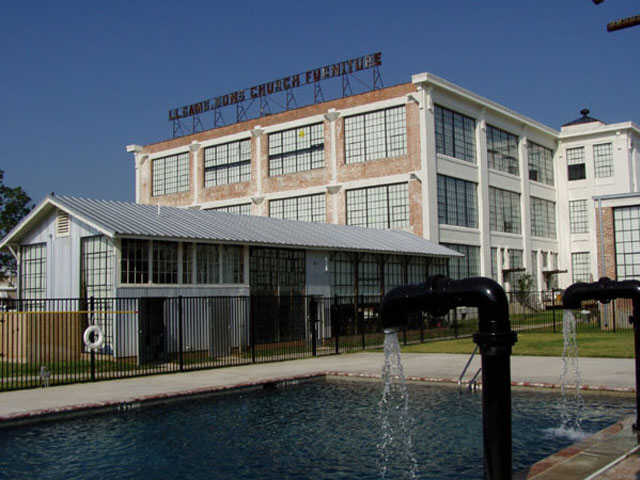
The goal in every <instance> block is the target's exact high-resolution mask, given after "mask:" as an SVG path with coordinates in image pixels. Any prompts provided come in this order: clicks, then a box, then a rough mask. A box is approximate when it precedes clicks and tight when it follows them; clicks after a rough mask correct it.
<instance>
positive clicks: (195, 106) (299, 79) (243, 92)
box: [169, 52, 382, 133]
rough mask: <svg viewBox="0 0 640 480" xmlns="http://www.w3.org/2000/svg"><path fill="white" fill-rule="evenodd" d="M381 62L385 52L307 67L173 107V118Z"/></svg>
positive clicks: (267, 94) (283, 90) (251, 98)
mask: <svg viewBox="0 0 640 480" xmlns="http://www.w3.org/2000/svg"><path fill="white" fill-rule="evenodd" d="M380 65H382V53H381V52H376V53H372V54H369V55H364V56H362V57H357V58H352V59H349V60H345V61H342V62H338V63H334V64H332V65H325V66H323V67H318V68H314V69H311V70H307V71H306V72H302V73H296V74H295V75H289V76H287V77H283V78H279V79H277V80H273V81H270V82H266V83H261V84H259V85H254V86H252V87H249V88H243V89H240V90H236V91H234V92H230V93H227V94H225V95H220V96H219V97H212V98H207V99H205V100H201V101H199V102H196V103H192V104H191V105H184V106H182V107H178V108H172V109H171V110H169V121H173V122H174V123H175V122H178V121H179V120H180V119H182V118H187V117H194V116H197V115H200V114H202V113H205V112H210V111H216V110H217V109H218V108H222V107H227V106H230V105H239V104H241V103H243V102H246V101H250V100H258V101H260V102H264V99H265V97H267V96H269V95H272V94H275V93H278V92H286V93H287V94H290V92H289V91H290V90H292V89H294V88H298V87H301V86H304V85H312V84H317V83H318V82H320V81H321V80H326V79H329V78H334V77H340V76H342V77H346V76H348V75H350V74H352V73H356V72H359V71H362V70H368V69H371V68H376V67H378V66H380ZM374 74H375V72H374ZM378 77H379V73H378ZM374 89H375V75H374ZM343 95H344V88H343ZM287 106H288V105H287ZM261 113H262V111H261ZM237 121H240V113H239V114H238V120H237ZM174 133H175V129H174Z"/></svg>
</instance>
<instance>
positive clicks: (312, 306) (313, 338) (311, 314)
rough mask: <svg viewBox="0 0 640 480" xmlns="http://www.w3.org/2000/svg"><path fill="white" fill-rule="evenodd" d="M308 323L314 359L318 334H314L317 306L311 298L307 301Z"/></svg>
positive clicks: (316, 322)
mask: <svg viewBox="0 0 640 480" xmlns="http://www.w3.org/2000/svg"><path fill="white" fill-rule="evenodd" d="M309 322H310V323H311V325H310V327H311V354H312V355H313V356H314V357H315V356H317V354H318V350H317V342H318V333H317V332H316V325H317V324H318V304H317V303H316V300H315V298H313V297H311V298H310V299H309Z"/></svg>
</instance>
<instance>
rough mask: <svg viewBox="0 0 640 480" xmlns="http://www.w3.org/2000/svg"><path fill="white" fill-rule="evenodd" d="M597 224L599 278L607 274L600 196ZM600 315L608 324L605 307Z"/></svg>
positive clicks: (607, 311)
mask: <svg viewBox="0 0 640 480" xmlns="http://www.w3.org/2000/svg"><path fill="white" fill-rule="evenodd" d="M598 226H599V230H600V275H599V277H600V278H605V277H606V276H607V266H606V265H605V258H606V257H605V254H604V227H603V226H602V198H601V197H598ZM602 316H603V317H604V326H605V327H606V326H607V325H609V310H608V309H607V308H606V307H605V308H603V309H602Z"/></svg>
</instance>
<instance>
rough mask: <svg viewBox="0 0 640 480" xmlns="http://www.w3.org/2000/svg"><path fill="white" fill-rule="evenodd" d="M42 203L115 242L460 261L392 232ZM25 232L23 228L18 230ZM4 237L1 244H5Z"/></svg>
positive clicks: (71, 200)
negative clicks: (237, 245) (185, 242)
mask: <svg viewBox="0 0 640 480" xmlns="http://www.w3.org/2000/svg"><path fill="white" fill-rule="evenodd" d="M43 203H50V204H51V205H54V206H58V207H59V208H62V209H63V210H67V211H69V213H71V214H72V215H75V216H77V217H79V218H81V219H83V220H85V221H88V222H89V223H91V224H92V225H94V226H95V227H98V228H99V229H100V230H102V231H103V232H105V233H107V234H109V235H110V236H114V237H115V236H119V237H154V238H167V239H168V238H171V239H184V240H209V241H216V242H229V243H241V244H249V245H265V246H277V247H290V248H303V249H320V250H350V251H369V252H381V253H400V254H412V255H427V256H446V257H450V256H461V255H460V254H459V253H458V252H455V251H453V250H450V249H448V248H445V247H443V246H440V245H437V244H434V243H433V242H430V241H428V240H425V239H423V238H421V237H418V236H416V235H413V234H412V233H409V232H403V231H397V230H378V229H368V228H360V227H352V226H345V225H330V224H322V223H310V222H297V221H291V220H279V219H275V218H268V217H259V216H242V215H234V214H230V213H225V212H218V211H213V210H189V209H182V208H175V207H157V206H155V205H141V204H137V203H127V202H117V201H107V200H92V199H87V198H77V197H68V196H54V197H47V198H46V199H45V200H43ZM43 206H44V205H41V206H39V207H38V208H40V207H43ZM27 220H28V219H27ZM24 227H26V225H24V226H19V227H18V229H19V230H23V229H24ZM18 229H16V230H18ZM16 230H14V231H16ZM11 235H12V234H10V235H9V236H11ZM9 236H8V237H7V238H5V239H4V240H3V242H2V243H7V242H8V240H9Z"/></svg>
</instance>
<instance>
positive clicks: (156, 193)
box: [151, 152, 191, 197]
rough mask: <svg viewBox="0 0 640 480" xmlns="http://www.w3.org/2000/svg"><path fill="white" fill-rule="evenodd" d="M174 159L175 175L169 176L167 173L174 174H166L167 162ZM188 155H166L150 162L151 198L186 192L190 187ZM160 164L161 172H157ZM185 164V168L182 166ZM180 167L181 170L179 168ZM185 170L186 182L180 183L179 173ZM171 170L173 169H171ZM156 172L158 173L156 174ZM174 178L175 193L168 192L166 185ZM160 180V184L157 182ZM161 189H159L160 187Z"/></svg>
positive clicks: (186, 153) (182, 153)
mask: <svg viewBox="0 0 640 480" xmlns="http://www.w3.org/2000/svg"><path fill="white" fill-rule="evenodd" d="M173 159H175V161H176V163H175V175H172V176H171V177H170V176H169V173H171V174H173V173H174V172H167V169H168V167H167V160H173ZM189 160H190V155H189V152H180V153H175V154H173V155H167V156H164V157H160V158H154V159H153V160H152V162H151V196H152V197H160V196H163V195H172V194H174V193H181V192H188V191H189V188H190V187H191V185H190V177H191V172H190V167H189ZM160 163H162V172H159V171H158V170H159V164H160ZM183 163H185V164H186V166H185V165H184V164H183ZM181 166H182V168H181ZM185 168H186V172H187V174H186V181H184V182H181V181H180V179H181V176H180V172H181V171H184V170H185ZM172 170H173V169H172ZM156 172H158V173H157V174H156ZM170 178H171V179H173V178H175V185H176V188H175V191H168V188H167V185H168V180H169V179H170ZM159 180H162V181H161V182H160V184H158V181H159ZM160 186H161V187H162V188H161V187H160Z"/></svg>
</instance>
